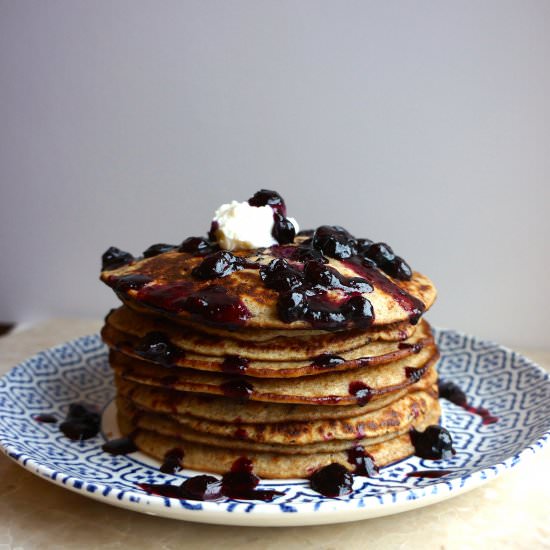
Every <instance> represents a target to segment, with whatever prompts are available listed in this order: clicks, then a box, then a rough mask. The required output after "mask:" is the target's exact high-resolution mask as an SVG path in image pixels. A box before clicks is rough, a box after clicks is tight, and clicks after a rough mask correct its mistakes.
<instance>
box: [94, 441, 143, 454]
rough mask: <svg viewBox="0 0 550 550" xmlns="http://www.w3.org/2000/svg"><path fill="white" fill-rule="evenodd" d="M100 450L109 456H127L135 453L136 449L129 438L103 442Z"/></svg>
mask: <svg viewBox="0 0 550 550" xmlns="http://www.w3.org/2000/svg"><path fill="white" fill-rule="evenodd" d="M101 448H102V449H103V450H104V451H105V452H106V453H109V454H111V455H127V454H130V453H135V452H136V451H137V450H138V448H137V447H136V444H135V443H134V440H133V439H132V438H131V437H120V438H118V439H111V440H110V441H107V442H105V443H104V444H103V445H102V446H101Z"/></svg>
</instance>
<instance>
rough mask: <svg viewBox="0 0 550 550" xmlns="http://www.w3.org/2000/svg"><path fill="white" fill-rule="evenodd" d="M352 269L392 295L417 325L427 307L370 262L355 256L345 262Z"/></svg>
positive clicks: (374, 285)
mask: <svg viewBox="0 0 550 550" xmlns="http://www.w3.org/2000/svg"><path fill="white" fill-rule="evenodd" d="M344 264H345V265H347V266H348V267H349V268H350V269H353V270H354V271H356V272H357V273H359V274H360V276H361V277H362V278H363V279H365V280H366V281H367V282H368V283H369V284H371V285H372V286H373V287H375V288H378V289H380V290H381V291H382V292H385V293H386V294H388V295H390V296H391V297H392V298H393V299H394V300H395V301H396V302H397V303H398V304H399V305H400V306H401V308H402V309H403V310H404V311H405V312H406V313H407V314H408V316H409V321H410V323H411V324H412V325H416V324H417V323H418V321H419V319H420V317H421V315H422V314H423V313H424V310H425V309H426V306H424V304H423V303H422V301H420V300H419V299H418V298H415V297H414V296H412V295H411V294H409V293H408V292H406V291H405V290H403V289H402V288H401V287H399V286H397V285H396V284H395V283H394V282H393V281H392V280H391V279H388V278H387V277H386V276H384V275H382V273H380V272H379V271H378V270H377V269H374V268H373V266H372V265H370V264H369V263H368V261H366V260H364V259H361V258H359V257H358V256H355V257H353V258H349V259H347V260H345V261H344Z"/></svg>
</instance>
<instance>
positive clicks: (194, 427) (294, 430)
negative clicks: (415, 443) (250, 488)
mask: <svg viewBox="0 0 550 550" xmlns="http://www.w3.org/2000/svg"><path fill="white" fill-rule="evenodd" d="M436 403H437V387H432V388H430V391H428V392H425V391H415V392H412V393H410V394H408V395H405V396H404V397H401V398H399V399H396V400H395V401H393V402H391V403H390V404H388V405H386V406H385V407H382V408H380V409H377V410H375V411H370V412H366V413H364V414H362V415H359V416H355V417H352V418H341V419H323V420H316V421H307V422H288V421H287V422H284V421H283V422H279V423H266V424H261V423H254V424H244V423H242V424H228V423H221V422H212V421H209V420H200V419H196V418H194V417H193V416H188V415H171V416H170V418H171V419H172V420H174V421H175V422H176V423H178V424H179V425H180V428H181V429H183V430H184V431H185V430H191V431H192V432H198V433H201V434H209V435H212V436H214V437H217V438H222V439H223V440H224V442H226V443H227V444H229V445H232V443H233V442H232V441H231V440H232V439H238V440H240V441H247V442H253V443H269V444H272V445H290V446H297V445H298V446H303V445H306V446H307V445H309V444H312V443H317V442H327V441H332V440H361V439H363V438H373V437H382V436H386V435H391V434H394V433H395V432H397V431H403V430H404V429H408V428H409V427H410V426H411V424H412V422H413V421H414V420H415V419H416V418H418V416H419V415H424V414H426V411H427V410H428V409H430V408H431V409H433V408H435V407H436V406H437V405H436ZM117 404H118V409H119V410H124V411H134V412H137V411H139V412H140V415H141V418H140V420H141V419H143V417H144V415H143V414H141V413H145V415H154V416H158V414H155V413H151V412H150V411H147V410H146V409H138V408H136V407H135V406H134V405H133V404H132V403H131V402H129V401H127V400H124V399H123V398H120V399H119V400H118V402H117ZM138 426H141V424H139V421H138ZM142 427H144V428H147V426H142ZM298 452H299V451H298Z"/></svg>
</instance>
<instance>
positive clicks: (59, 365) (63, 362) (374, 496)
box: [0, 330, 550, 525]
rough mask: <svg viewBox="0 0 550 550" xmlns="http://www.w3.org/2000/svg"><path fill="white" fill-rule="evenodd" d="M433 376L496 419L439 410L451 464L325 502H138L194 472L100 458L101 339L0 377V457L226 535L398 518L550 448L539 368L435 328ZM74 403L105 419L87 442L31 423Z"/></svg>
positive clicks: (48, 353)
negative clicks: (432, 473)
mask: <svg viewBox="0 0 550 550" xmlns="http://www.w3.org/2000/svg"><path fill="white" fill-rule="evenodd" d="M435 334H436V338H437V342H438V345H439V348H440V351H441V359H440V361H439V365H438V369H439V372H440V375H441V376H442V377H443V378H445V379H447V380H452V381H453V382H455V383H457V384H458V385H459V386H460V387H461V388H462V389H463V390H464V391H465V393H466V395H467V396H468V399H469V402H470V404H471V405H473V406H476V407H477V406H482V407H485V408H487V409H489V410H490V411H491V413H492V414H493V415H495V416H497V417H498V418H499V421H498V422H497V423H495V424H490V425H486V426H484V425H482V423H481V418H480V417H479V416H476V415H472V414H470V413H468V412H467V411H465V410H463V409H462V408H460V407H457V406H455V405H453V404H452V403H449V402H447V401H445V400H442V401H441V404H442V408H443V417H442V420H441V422H442V424H443V425H444V426H445V427H446V428H447V429H448V430H449V431H450V432H451V434H452V436H453V441H454V447H455V449H456V451H457V452H456V455H454V456H453V457H452V458H451V459H449V460H445V461H443V460H441V461H429V460H421V459H419V458H417V457H412V458H409V459H406V460H403V461H401V462H398V463H396V464H393V465H391V466H388V467H386V468H383V469H382V471H381V472H380V475H379V476H378V477H376V478H366V477H361V476H355V484H354V492H353V493H352V494H350V495H348V496H345V497H341V498H337V499H333V498H326V497H323V496H322V495H319V494H318V493H316V492H314V491H312V490H311V489H310V488H309V486H308V483H307V481H304V480H284V481H283V480H271V481H270V480H263V481H262V483H261V487H262V488H266V489H270V488H272V489H276V490H279V491H283V492H284V495H283V496H280V497H278V498H276V499H274V500H273V501H272V502H270V503H263V502H254V501H240V500H234V499H224V500H221V501H219V502H197V501H190V500H175V499H168V498H164V497H159V496H153V495H148V494H146V493H145V492H144V491H142V490H141V489H140V488H139V487H138V486H137V483H143V482H148V483H177V484H179V483H181V482H182V481H183V480H184V479H186V478H188V477H190V476H191V475H195V474H196V472H193V471H190V470H183V471H182V472H180V473H178V474H177V475H166V474H162V473H161V472H160V471H159V470H158V463H157V462H155V461H154V460H152V459H150V458H148V457H146V456H145V455H143V454H141V453H134V454H131V455H127V456H112V455H109V454H107V453H104V452H103V451H102V450H101V445H102V444H103V442H104V441H105V439H106V437H105V435H104V433H105V431H110V432H112V431H114V428H111V429H108V428H109V423H110V424H111V425H112V424H113V420H112V419H113V418H114V403H113V397H114V387H113V379H112V373H111V369H110V368H109V365H108V362H107V349H106V347H105V346H104V344H103V343H102V342H101V339H100V337H99V335H97V334H96V335H90V336H84V337H82V338H78V339H77V340H73V341H71V342H67V343H65V344H62V345H59V346H56V347H53V348H50V349H47V350H45V351H42V352H40V353H38V354H37V355H35V356H34V357H31V358H30V359H27V360H26V361H24V362H22V363H20V364H19V365H17V366H16V367H14V368H13V369H12V370H11V371H10V372H9V373H8V374H6V375H5V376H4V377H3V378H1V379H0V447H1V448H2V450H3V451H4V452H5V453H6V454H7V455H8V456H9V457H10V458H12V459H13V460H15V461H17V462H18V463H19V464H21V465H22V466H23V467H25V468H27V469H28V470H30V471H31V472H33V473H35V474H37V475H39V476H41V477H44V478H46V479H48V480H49V481H52V482H54V483H57V484H59V485H62V486H64V487H66V488H68V489H71V490H74V491H78V492H81V493H82V494H83V495H86V496H89V497H91V498H95V499H97V500H101V501H104V502H106V503H109V504H114V505H116V506H121V507H125V508H130V509H133V510H136V511H141V512H146V513H149V514H158V515H164V516H168V517H174V518H179V519H186V520H190V521H199V522H211V523H222V524H231V525H305V524H326V523H337V522H343V521H352V520H355V519H361V518H366V517H375V516H380V515H386V514H391V513H396V512H399V511H402V510H406V509H410V508H414V507H418V506H424V505H427V504H431V503H433V502H436V501H438V500H443V499H445V498H449V497H452V496H455V495H457V494H459V493H462V492H464V491H467V490H469V489H473V488H474V487H477V486H479V485H480V484H482V483H484V482H486V481H489V480H490V479H493V478H494V477H496V476H497V475H499V474H500V473H502V472H503V471H504V470H506V469H508V468H512V467H514V466H516V465H517V464H518V463H519V462H520V461H521V460H522V458H524V457H525V456H527V455H529V454H532V453H534V452H536V451H537V450H539V449H540V448H542V447H543V446H544V445H545V444H546V443H548V441H549V440H550V377H549V375H548V374H547V373H545V372H544V371H543V369H541V368H540V367H538V366H537V365H535V364H534V363H532V362H531V361H529V360H528V359H526V358H525V357H522V356H520V355H518V354H517V353H515V352H514V351H511V350H508V349H506V348H504V347H502V346H499V345H497V344H494V343H492V342H487V341H482V340H478V339H476V338H473V337H470V336H467V335H464V334H461V333H459V332H456V331H453V330H436V331H435ZM75 401H82V402H86V403H89V404H93V405H95V406H96V407H97V408H98V409H99V410H102V411H104V421H103V432H102V433H101V434H100V435H98V436H96V437H94V438H92V439H89V440H87V441H82V442H74V441H70V440H69V439H67V438H66V437H64V436H63V435H62V434H61V432H60V431H59V429H58V424H44V423H39V422H36V421H35V420H34V419H33V417H34V416H35V415H37V414H40V413H50V414H53V415H55V416H56V417H57V419H58V420H61V419H63V418H64V417H65V414H66V412H67V409H68V406H69V404H70V403H72V402H75ZM439 468H442V469H446V470H452V472H451V473H450V474H449V475H448V476H445V477H444V478H439V479H426V478H424V479H423V478H415V477H407V474H408V473H410V472H414V471H416V470H422V469H439Z"/></svg>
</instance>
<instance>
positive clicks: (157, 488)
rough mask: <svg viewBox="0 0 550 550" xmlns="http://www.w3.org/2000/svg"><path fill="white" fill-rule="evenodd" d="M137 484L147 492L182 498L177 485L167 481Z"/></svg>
mask: <svg viewBox="0 0 550 550" xmlns="http://www.w3.org/2000/svg"><path fill="white" fill-rule="evenodd" d="M137 486H138V487H139V488H140V489H143V490H144V491H146V492H147V493H150V494H153V495H158V496H161V497H166V498H178V499H180V498H182V496H181V492H180V486H179V485H170V484H169V483H138V484H137Z"/></svg>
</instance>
